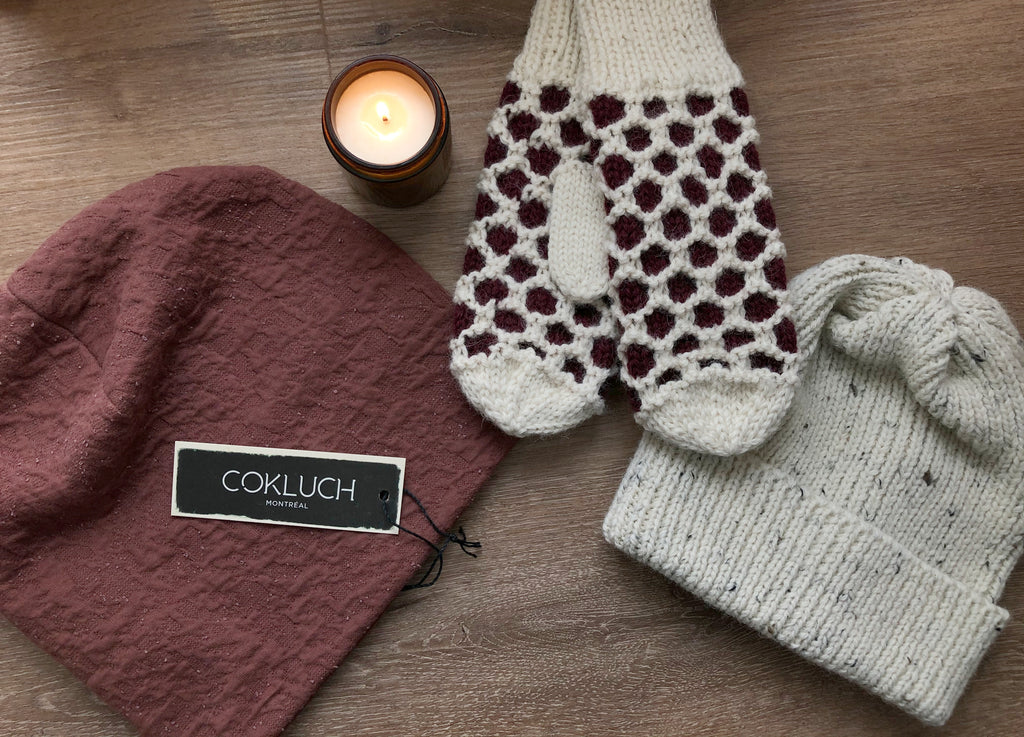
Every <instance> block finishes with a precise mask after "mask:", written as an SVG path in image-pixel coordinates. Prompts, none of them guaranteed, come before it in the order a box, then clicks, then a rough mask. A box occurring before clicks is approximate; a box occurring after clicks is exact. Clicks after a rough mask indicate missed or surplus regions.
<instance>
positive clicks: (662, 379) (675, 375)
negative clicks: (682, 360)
mask: <svg viewBox="0 0 1024 737" xmlns="http://www.w3.org/2000/svg"><path fill="white" fill-rule="evenodd" d="M681 378H683V375H682V374H681V373H679V369H669V370H668V371H666V372H665V373H663V374H662V375H661V376H659V377H658V380H657V381H656V382H654V383H655V384H657V385H658V386H664V385H665V384H667V383H669V382H670V381H679V380H680V379H681Z"/></svg>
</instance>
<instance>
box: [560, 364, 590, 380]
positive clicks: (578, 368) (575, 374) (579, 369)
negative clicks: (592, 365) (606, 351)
mask: <svg viewBox="0 0 1024 737" xmlns="http://www.w3.org/2000/svg"><path fill="white" fill-rule="evenodd" d="M562 371H565V372H566V373H567V374H572V378H574V379H576V383H577V384H582V383H583V379H585V378H586V377H587V368H586V366H584V365H583V364H582V363H580V361H579V359H576V358H567V359H565V363H563V364H562Z"/></svg>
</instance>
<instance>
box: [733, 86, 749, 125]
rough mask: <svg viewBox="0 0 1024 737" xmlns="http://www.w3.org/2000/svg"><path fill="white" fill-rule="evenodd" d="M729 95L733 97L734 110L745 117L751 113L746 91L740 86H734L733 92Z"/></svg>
mask: <svg viewBox="0 0 1024 737" xmlns="http://www.w3.org/2000/svg"><path fill="white" fill-rule="evenodd" d="M729 97H730V98H731V99H732V109H733V110H735V111H736V112H737V113H739V114H740V115H742V116H743V117H744V118H745V117H747V116H748V115H750V103H749V102H748V101H747V93H746V92H744V91H743V90H741V89H740V88H739V87H734V88H733V90H732V92H730V93H729Z"/></svg>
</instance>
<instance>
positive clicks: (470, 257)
mask: <svg viewBox="0 0 1024 737" xmlns="http://www.w3.org/2000/svg"><path fill="white" fill-rule="evenodd" d="M484 263H485V262H484V257H483V254H481V253H480V252H479V251H478V250H476V249H475V248H467V249H466V257H465V258H464V259H462V273H463V274H472V273H473V272H474V271H480V269H482V268H483V267H484Z"/></svg>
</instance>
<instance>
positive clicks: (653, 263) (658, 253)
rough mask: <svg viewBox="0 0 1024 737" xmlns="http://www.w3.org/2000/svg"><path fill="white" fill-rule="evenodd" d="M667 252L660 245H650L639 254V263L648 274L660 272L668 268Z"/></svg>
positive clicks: (652, 274)
mask: <svg viewBox="0 0 1024 737" xmlns="http://www.w3.org/2000/svg"><path fill="white" fill-rule="evenodd" d="M668 264H669V253H668V251H666V250H665V249H664V248H662V247H661V246H651V247H650V248H648V249H647V250H646V251H644V252H643V253H642V254H640V265H641V266H642V267H643V269H644V273H645V274H647V275H648V276H654V275H655V274H660V273H661V272H662V271H664V270H665V269H667V268H668Z"/></svg>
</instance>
